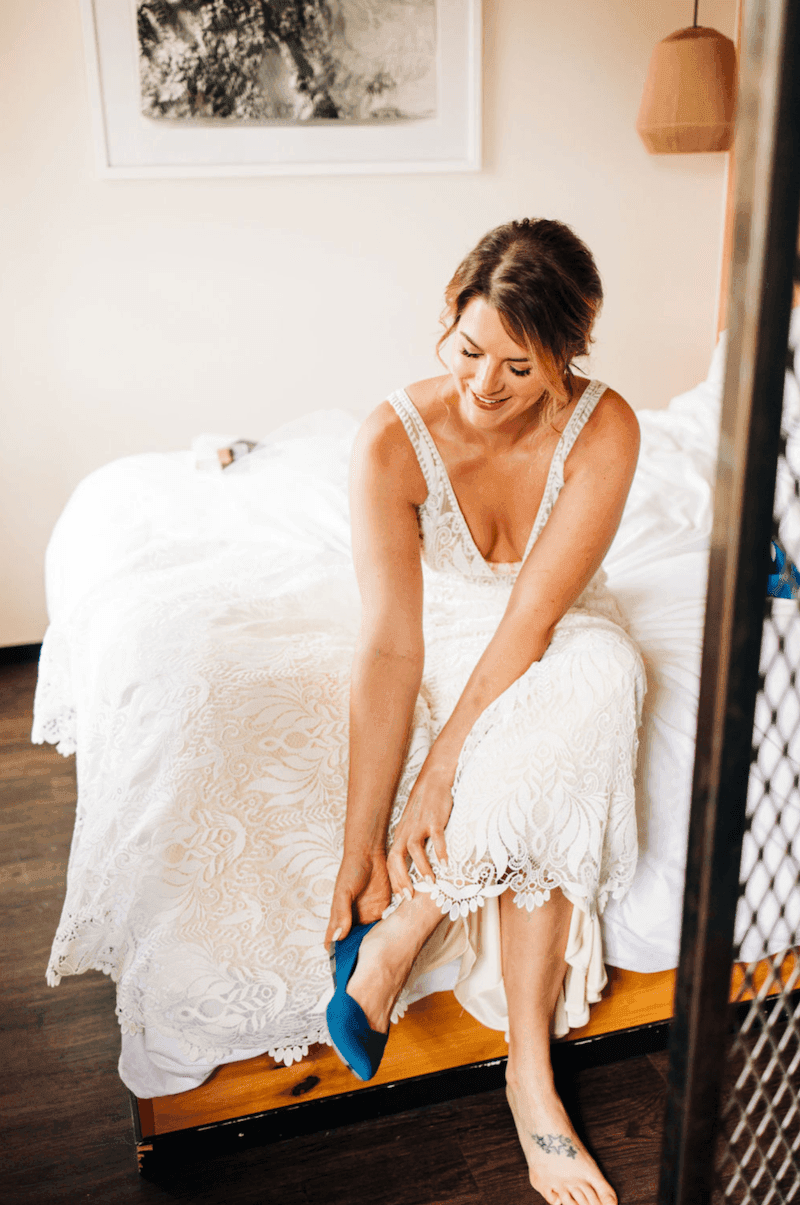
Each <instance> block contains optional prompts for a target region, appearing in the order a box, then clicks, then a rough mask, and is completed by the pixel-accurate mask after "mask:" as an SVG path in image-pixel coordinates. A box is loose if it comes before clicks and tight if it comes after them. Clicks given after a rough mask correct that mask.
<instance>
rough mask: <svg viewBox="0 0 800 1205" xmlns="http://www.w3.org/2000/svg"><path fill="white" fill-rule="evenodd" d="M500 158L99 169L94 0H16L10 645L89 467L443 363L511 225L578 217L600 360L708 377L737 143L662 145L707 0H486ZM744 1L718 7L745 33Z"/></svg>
mask: <svg viewBox="0 0 800 1205" xmlns="http://www.w3.org/2000/svg"><path fill="white" fill-rule="evenodd" d="M484 10H485V22H484V25H485V54H484V61H485V86H484V107H485V119H484V137H485V155H484V170H483V171H482V172H480V173H478V174H463V175H454V176H449V175H439V176H435V175H433V176H409V177H403V176H383V177H380V176H375V177H369V176H367V177H349V178H348V177H339V178H336V177H331V178H322V177H319V178H297V179H291V178H276V179H269V178H265V179H242V180H173V181H156V180H152V181H100V180H97V179H95V178H94V175H93V156H92V146H91V141H90V120H89V104H88V94H87V86H86V73H85V64H84V56H83V45H82V40H81V25H80V14H79V7H78V0H3V3H2V5H0V46H2V51H3V53H2V60H3V71H2V73H1V74H0V111H2V113H3V121H2V126H1V127H0V181H2V183H1V184H0V190H1V191H0V195H1V196H2V209H3V219H2V231H1V232H0V239H1V240H2V243H1V244H0V247H1V251H2V261H1V262H2V281H3V283H2V297H0V332H2V335H1V336H0V337H2V355H1V356H0V390H1V392H0V406H1V407H2V412H1V416H2V432H3V439H2V442H3V449H4V455H3V472H2V475H0V507H1V508H2V516H3V526H4V530H3V534H2V542H1V543H0V564H2V566H3V573H2V594H0V645H11V644H21V643H28V642H34V641H38V640H40V639H41V637H42V634H43V632H44V628H45V624H46V616H45V607H44V592H43V584H42V563H43V554H44V548H45V545H46V542H47V539H48V536H49V533H50V531H51V529H52V526H53V524H54V522H55V520H56V518H57V516H58V514H59V512H60V510H61V508H62V507H63V505H64V503H65V502H66V500H67V498H68V497H69V494H70V492H71V490H72V489H73V488H74V486H75V485H76V484H77V482H78V481H79V480H80V479H81V477H83V476H84V475H85V474H86V473H88V472H90V471H91V470H92V469H94V468H96V467H97V466H99V465H101V464H104V463H106V462H107V461H109V460H111V459H113V458H115V457H118V456H124V455H127V454H130V453H134V452H141V451H149V450H159V449H174V448H181V447H186V446H187V445H188V443H189V441H190V439H191V437H192V436H193V435H194V434H196V433H198V432H200V431H204V430H219V429H223V430H225V429H231V430H236V431H240V432H241V433H242V434H246V435H253V436H259V435H262V434H264V433H265V432H267V431H269V430H270V429H272V428H274V427H275V426H277V425H279V424H280V423H281V422H283V421H285V420H286V419H288V418H290V417H291V416H293V415H296V414H299V413H302V412H306V411H310V410H313V409H316V408H318V407H320V406H344V407H347V408H350V409H353V410H355V411H356V412H359V413H364V412H366V411H367V410H368V409H370V408H371V407H372V406H373V405H374V404H376V403H377V402H378V401H379V400H380V399H381V398H382V397H384V396H385V395H386V393H387V392H388V391H389V390H390V389H392V388H394V387H396V386H397V385H399V384H403V383H406V382H408V381H411V380H414V379H415V378H417V377H420V376H422V375H426V374H428V373H430V372H431V371H435V365H434V360H433V353H432V348H433V344H434V342H435V339H436V336H437V318H438V313H439V309H440V299H441V292H442V288H443V286H444V284H445V282H446V280H447V279H448V277H449V275H450V273H451V271H452V269H453V268H454V266H455V264H456V262H457V261H458V260H459V258H460V257H461V256H462V254H463V253H464V252H465V251H467V250H468V248H469V247H470V246H471V245H472V244H473V243H474V241H475V240H476V239H477V238H478V237H479V236H480V235H481V234H482V233H483V232H484V231H485V230H486V229H488V228H489V227H491V226H493V225H495V224H497V223H498V222H501V221H505V220H506V219H508V218H510V217H515V216H522V215H525V214H528V215H537V216H547V217H559V218H562V219H564V220H566V221H567V222H569V223H571V224H572V225H573V226H574V227H575V229H576V230H577V231H578V233H579V234H580V235H581V236H582V237H583V238H584V239H585V240H586V241H587V242H588V244H589V246H590V247H591V248H592V249H593V251H594V252H595V255H596V257H597V260H598V263H599V266H600V270H601V273H602V275H603V278H604V282H605V287H606V294H607V301H606V307H605V310H604V313H603V316H602V318H601V321H600V323H599V325H598V330H597V342H596V346H595V351H594V355H593V361H592V365H591V367H592V371H593V373H594V375H596V376H601V377H602V378H603V379H604V380H607V381H608V382H609V383H611V384H613V385H614V386H615V387H616V388H617V389H619V390H620V391H621V392H622V393H623V394H624V395H625V396H626V397H627V398H628V399H629V400H630V401H631V403H632V404H633V405H634V406H637V407H641V406H646V407H659V406H663V405H664V404H666V402H667V401H668V400H669V398H670V397H671V396H672V395H673V394H675V393H677V392H680V391H681V390H684V389H687V388H689V387H691V386H692V385H693V384H694V383H695V382H696V381H697V380H699V379H700V378H702V377H703V376H704V375H705V371H706V368H707V364H708V359H709V355H710V352H711V349H712V345H713V339H714V319H715V299H716V282H717V278H718V269H719V252H720V241H721V226H722V206H723V184H724V171H725V157H724V156H722V155H695V156H685V157H665V158H652V157H649V156H648V155H647V154H646V152H645V151H644V148H643V147H642V145H641V143H640V141H639V139H638V137H637V135H636V133H635V131H634V121H635V118H636V113H637V109H638V104H639V98H640V95H641V89H642V84H643V82H644V76H645V73H646V70H647V64H648V61H649V56H650V52H651V49H652V47H653V45H654V44H655V42H656V41H658V40H659V39H660V38H662V37H664V36H665V35H666V34H668V33H670V32H671V31H672V30H674V29H676V28H680V27H681V26H683V25H686V24H689V23H690V21H691V4H690V3H689V0H649V2H646V0H639V2H637V3H635V4H631V3H629V0H559V3H558V4H555V5H551V4H550V3H549V0H484ZM734 11H735V0H704V5H703V12H702V17H703V21H704V23H705V24H707V25H714V26H716V27H717V28H719V29H722V30H723V32H726V33H728V35H729V36H732V33H733V23H734Z"/></svg>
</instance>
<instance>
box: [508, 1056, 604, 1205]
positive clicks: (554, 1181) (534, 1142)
mask: <svg viewBox="0 0 800 1205" xmlns="http://www.w3.org/2000/svg"><path fill="white" fill-rule="evenodd" d="M541 1089H542V1090H541V1091H540V1092H538V1093H537V1094H536V1095H535V1096H534V1095H533V1094H532V1093H530V1092H527V1091H525V1090H524V1089H523V1088H522V1087H521V1085H520V1084H519V1083H517V1082H515V1080H514V1077H513V1076H507V1077H506V1096H507V1098H508V1103H509V1106H510V1108H511V1113H512V1116H513V1118H514V1123H515V1125H516V1127H517V1135H518V1137H519V1141H520V1144H521V1146H522V1150H523V1152H524V1155H525V1159H526V1160H527V1163H528V1172H529V1174H530V1181H531V1184H532V1185H533V1187H534V1188H535V1189H536V1191H537V1192H539V1193H541V1194H542V1196H543V1197H544V1199H545V1201H547V1202H549V1205H617V1194H616V1193H615V1192H614V1190H613V1188H612V1187H611V1185H610V1184H609V1183H608V1181H607V1180H606V1178H605V1176H604V1175H603V1174H602V1172H601V1171H600V1168H599V1167H598V1166H597V1164H596V1163H595V1161H594V1159H593V1158H592V1156H591V1155H590V1154H589V1152H588V1151H587V1149H586V1147H585V1146H584V1145H583V1143H582V1142H581V1140H580V1138H579V1137H578V1135H577V1134H576V1132H575V1129H574V1127H573V1125H572V1122H571V1121H570V1119H569V1117H568V1116H567V1113H566V1110H565V1109H564V1106H563V1105H562V1103H561V1101H560V1099H559V1097H558V1094H557V1093H556V1091H555V1089H554V1088H552V1087H549V1086H545V1085H541Z"/></svg>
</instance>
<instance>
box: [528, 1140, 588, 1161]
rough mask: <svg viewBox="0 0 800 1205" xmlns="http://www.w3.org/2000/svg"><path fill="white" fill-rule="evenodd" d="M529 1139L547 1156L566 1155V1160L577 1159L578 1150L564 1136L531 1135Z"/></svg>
mask: <svg viewBox="0 0 800 1205" xmlns="http://www.w3.org/2000/svg"><path fill="white" fill-rule="evenodd" d="M531 1138H532V1139H533V1141H534V1142H535V1143H536V1145H537V1146H538V1147H539V1148H540V1150H543V1151H544V1152H545V1154H547V1155H566V1156H567V1158H568V1159H575V1158H577V1155H578V1148H577V1147H576V1145H575V1143H574V1142H573V1141H572V1139H571V1138H569V1137H567V1135H566V1134H531Z"/></svg>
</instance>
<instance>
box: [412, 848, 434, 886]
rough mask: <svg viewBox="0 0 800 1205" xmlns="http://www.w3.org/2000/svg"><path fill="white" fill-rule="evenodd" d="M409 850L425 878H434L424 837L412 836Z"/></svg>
mask: <svg viewBox="0 0 800 1205" xmlns="http://www.w3.org/2000/svg"><path fill="white" fill-rule="evenodd" d="M408 852H409V853H410V854H411V858H412V860H413V862H414V865H415V866H416V868H417V870H418V871H419V873H420V874H421V875H422V877H423V879H432V878H433V867H432V866H431V864H430V862H429V861H428V855H427V854H426V853H425V845H424V843H423V839H421V838H412V840H410V841H409V843H408Z"/></svg>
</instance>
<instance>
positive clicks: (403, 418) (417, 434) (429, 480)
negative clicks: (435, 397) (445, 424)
mask: <svg viewBox="0 0 800 1205" xmlns="http://www.w3.org/2000/svg"><path fill="white" fill-rule="evenodd" d="M387 401H388V402H389V405H390V406H392V407H393V408H394V410H395V412H396V414H397V417H398V418H399V419H400V422H401V423H402V424H403V426H404V427H405V429H406V435H407V436H408V438H409V439H410V440H411V446H412V448H413V449H414V451H415V453H416V456H417V460H418V461H419V467H420V468H421V469H422V475H423V477H424V478H425V484H426V485H427V487H428V494H429V495H430V494H436V493H437V492H438V490H439V489H440V488H441V482H440V480H439V455H438V451H437V448H436V445H435V444H434V442H433V439H432V438H431V433H430V431H429V430H428V428H427V427H426V426H425V423H424V422H423V421H422V416H421V415H420V413H419V411H418V410H417V408H416V406H415V405H414V404H413V402H412V401H411V399H410V397H409V396H408V394H407V393H406V391H405V390H404V389H396V390H395V391H394V393H390V394H389V397H388V398H387Z"/></svg>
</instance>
